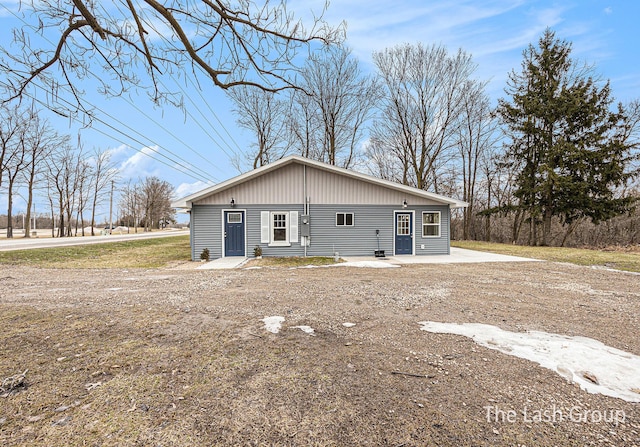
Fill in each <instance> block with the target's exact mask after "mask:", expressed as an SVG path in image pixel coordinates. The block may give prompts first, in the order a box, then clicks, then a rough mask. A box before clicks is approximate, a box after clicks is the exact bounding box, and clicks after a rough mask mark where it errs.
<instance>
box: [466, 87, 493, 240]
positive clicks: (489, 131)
mask: <svg viewBox="0 0 640 447" xmlns="http://www.w3.org/2000/svg"><path fill="white" fill-rule="evenodd" d="M485 85H486V83H485V82H478V81H469V82H467V84H466V86H465V88H464V92H463V95H462V102H461V115H460V125H459V126H458V127H457V135H458V148H459V155H460V165H461V167H462V200H464V201H465V202H467V203H468V204H469V205H468V206H467V207H466V208H464V209H463V215H462V220H463V225H462V237H463V239H475V234H473V232H474V226H473V221H474V219H475V214H476V206H475V204H476V188H477V184H478V174H479V170H480V164H481V162H482V156H483V154H485V153H487V151H489V150H490V149H491V148H492V147H493V146H494V145H495V144H496V142H497V140H498V123H497V120H495V119H494V118H493V115H492V110H491V106H490V102H489V97H488V96H487V95H486V94H485V92H484V87H485Z"/></svg>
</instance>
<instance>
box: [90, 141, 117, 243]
mask: <svg viewBox="0 0 640 447" xmlns="http://www.w3.org/2000/svg"><path fill="white" fill-rule="evenodd" d="M89 163H90V164H91V166H92V168H91V178H90V181H89V184H90V186H89V188H90V190H91V191H90V199H89V200H90V201H91V236H95V231H94V228H95V226H96V208H97V206H98V202H99V201H100V199H101V198H102V197H103V195H104V193H105V191H106V190H107V186H108V185H109V184H110V183H111V181H112V180H115V178H116V177H117V175H118V171H117V170H116V169H115V166H114V165H113V164H112V163H111V152H110V151H108V150H106V151H105V150H100V149H97V148H96V149H94V150H93V154H92V156H91V158H90V160H89Z"/></svg>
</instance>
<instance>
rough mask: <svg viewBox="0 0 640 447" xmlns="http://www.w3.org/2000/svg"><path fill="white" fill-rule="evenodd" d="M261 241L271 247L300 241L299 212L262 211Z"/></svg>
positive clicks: (285, 245)
mask: <svg viewBox="0 0 640 447" xmlns="http://www.w3.org/2000/svg"><path fill="white" fill-rule="evenodd" d="M260 242H261V243H263V244H269V246H270V247H271V246H281V247H290V246H291V243H292V242H298V212H297V211H260Z"/></svg>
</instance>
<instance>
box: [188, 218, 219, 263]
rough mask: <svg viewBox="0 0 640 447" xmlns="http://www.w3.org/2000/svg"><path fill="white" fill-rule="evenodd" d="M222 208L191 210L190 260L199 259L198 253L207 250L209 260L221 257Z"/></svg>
mask: <svg viewBox="0 0 640 447" xmlns="http://www.w3.org/2000/svg"><path fill="white" fill-rule="evenodd" d="M221 240H222V207H221V206H194V207H192V208H191V258H192V259H193V260H194V261H197V260H199V259H200V253H202V250H204V249H205V248H208V249H209V257H210V259H216V258H220V257H221V256H222V244H221Z"/></svg>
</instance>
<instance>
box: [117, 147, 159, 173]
mask: <svg viewBox="0 0 640 447" xmlns="http://www.w3.org/2000/svg"><path fill="white" fill-rule="evenodd" d="M158 152H159V148H158V146H147V147H143V148H142V149H140V150H139V151H137V152H136V153H135V154H133V155H132V156H130V157H129V158H127V159H126V160H124V161H123V162H121V163H120V165H119V166H118V170H119V172H120V177H121V178H123V179H130V178H132V179H136V178H144V177H149V176H158V172H159V171H158V167H157V166H156V162H155V160H153V159H152V158H151V156H153V155H154V154H157V153H158Z"/></svg>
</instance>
